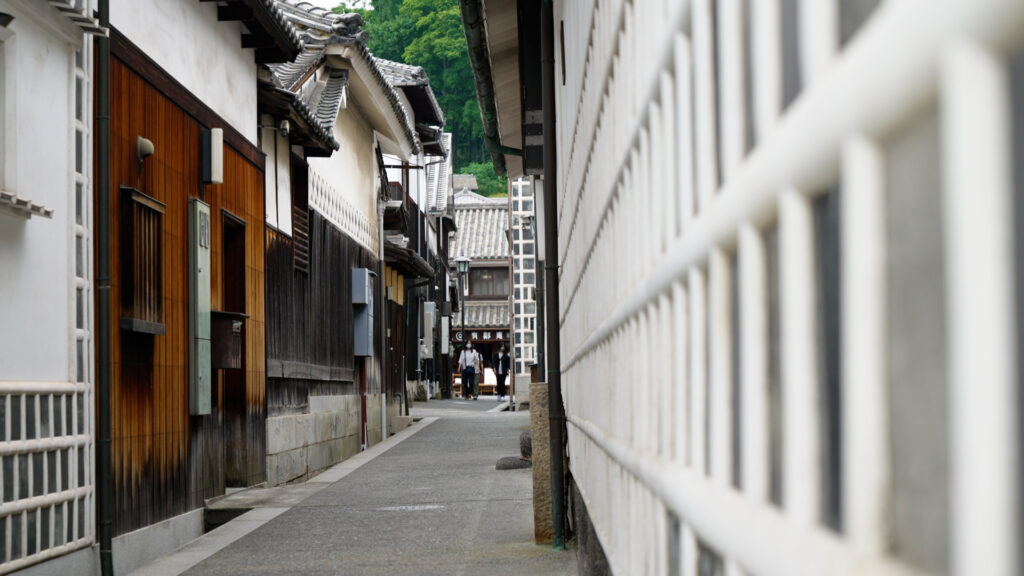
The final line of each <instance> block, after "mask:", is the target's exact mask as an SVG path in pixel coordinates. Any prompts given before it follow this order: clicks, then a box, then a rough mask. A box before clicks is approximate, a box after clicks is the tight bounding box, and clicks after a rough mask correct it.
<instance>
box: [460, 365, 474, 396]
mask: <svg viewBox="0 0 1024 576" xmlns="http://www.w3.org/2000/svg"><path fill="white" fill-rule="evenodd" d="M475 395H476V370H463V371H462V396H463V397H464V398H469V397H470V396H475Z"/></svg>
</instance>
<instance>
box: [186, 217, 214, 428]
mask: <svg viewBox="0 0 1024 576" xmlns="http://www.w3.org/2000/svg"><path fill="white" fill-rule="evenodd" d="M211 237H212V231H211V230H210V206H209V205H208V204H206V203H205V202H203V201H201V200H197V199H195V198H192V199H191V200H189V204H188V352H189V354H188V356H189V359H188V370H189V378H188V381H189V389H188V392H189V394H188V408H189V414H192V415H194V416H198V415H204V414H209V413H210V399H211V390H212V388H211V380H212V378H213V369H212V363H211V361H210V352H211V350H210V240H211Z"/></svg>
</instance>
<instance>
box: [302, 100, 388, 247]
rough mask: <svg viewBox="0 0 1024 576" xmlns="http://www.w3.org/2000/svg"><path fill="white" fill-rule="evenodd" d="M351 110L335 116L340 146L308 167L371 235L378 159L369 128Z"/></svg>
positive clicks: (375, 228)
mask: <svg viewBox="0 0 1024 576" xmlns="http://www.w3.org/2000/svg"><path fill="white" fill-rule="evenodd" d="M353 108H354V107H352V106H350V107H349V108H348V109H347V110H342V111H341V112H340V113H339V114H338V121H337V122H335V124H334V138H335V139H336V140H337V141H338V142H339V143H341V149H340V150H337V151H335V152H334V154H332V155H331V156H330V157H329V158H310V159H309V160H308V162H309V166H310V168H311V169H312V170H315V171H316V172H317V173H318V174H320V175H321V176H323V177H324V178H326V179H327V180H328V182H329V183H330V184H331V186H332V187H333V188H334V190H335V191H336V192H337V193H338V194H339V195H341V197H342V198H344V199H345V200H346V201H347V202H348V203H349V205H351V206H352V207H353V208H355V209H356V210H358V211H359V212H360V213H361V214H363V215H364V216H366V218H368V219H369V221H370V227H371V229H372V231H373V235H374V236H375V237H376V235H377V234H378V232H377V206H376V200H375V197H376V188H375V186H376V185H375V176H376V173H377V155H376V152H375V151H374V135H373V130H372V129H371V128H370V125H369V124H367V123H366V121H365V120H364V119H363V118H362V117H361V116H359V114H358V113H357V112H355V111H354V109H353Z"/></svg>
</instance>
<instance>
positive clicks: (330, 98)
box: [260, 48, 348, 151]
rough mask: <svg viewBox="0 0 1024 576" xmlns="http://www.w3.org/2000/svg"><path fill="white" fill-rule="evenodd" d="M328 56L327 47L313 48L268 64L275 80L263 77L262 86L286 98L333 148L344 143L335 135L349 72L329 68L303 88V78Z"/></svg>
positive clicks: (326, 145) (273, 95) (324, 143)
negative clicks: (281, 62)
mask: <svg viewBox="0 0 1024 576" xmlns="http://www.w3.org/2000/svg"><path fill="white" fill-rule="evenodd" d="M324 58H325V57H324V50H323V48H313V49H312V50H305V51H303V52H302V53H301V54H299V56H298V57H297V58H296V59H295V61H293V62H288V63H285V64H270V65H267V69H268V70H269V71H270V74H271V80H270V81H265V80H261V82H260V90H261V91H263V92H261V94H263V93H266V94H268V95H269V96H268V98H271V99H280V98H283V99H284V100H285V101H286V102H287V106H290V107H291V109H292V110H293V111H294V113H295V114H296V115H297V117H298V118H299V119H300V120H301V121H302V122H303V123H305V124H306V125H308V126H309V131H310V132H312V133H313V135H314V137H315V138H316V140H317V141H318V142H319V143H320V145H321V146H323V147H324V148H325V149H327V150H328V151H330V150H338V149H339V148H340V147H341V146H340V144H339V143H338V141H337V140H335V139H334V122H335V120H336V119H337V118H338V110H339V108H340V107H341V104H342V99H343V98H342V97H343V95H344V90H345V85H346V84H347V83H348V72H347V71H345V70H334V69H330V68H327V69H325V70H324V74H323V75H322V76H321V78H320V80H319V81H318V82H317V84H316V85H315V86H313V87H312V89H310V90H306V91H300V90H301V88H302V80H303V79H305V78H307V77H308V75H309V73H310V72H311V71H312V70H313V69H314V68H317V67H319V66H321V65H322V64H323V62H324ZM261 98H262V96H261Z"/></svg>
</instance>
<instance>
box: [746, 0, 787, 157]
mask: <svg viewBox="0 0 1024 576" xmlns="http://www.w3.org/2000/svg"><path fill="white" fill-rule="evenodd" d="M750 9H751V11H752V14H751V20H752V22H753V30H752V31H751V32H752V34H751V35H752V38H751V41H752V44H753V46H752V50H751V52H752V55H751V58H753V76H754V116H755V118H754V130H755V134H756V135H757V141H758V142H763V141H764V140H765V139H766V138H767V137H768V134H769V133H770V132H771V131H772V129H773V128H774V127H775V122H776V121H777V120H778V118H779V110H780V108H781V107H782V38H780V32H779V27H780V18H781V16H780V15H779V0H751V2H750Z"/></svg>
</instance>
